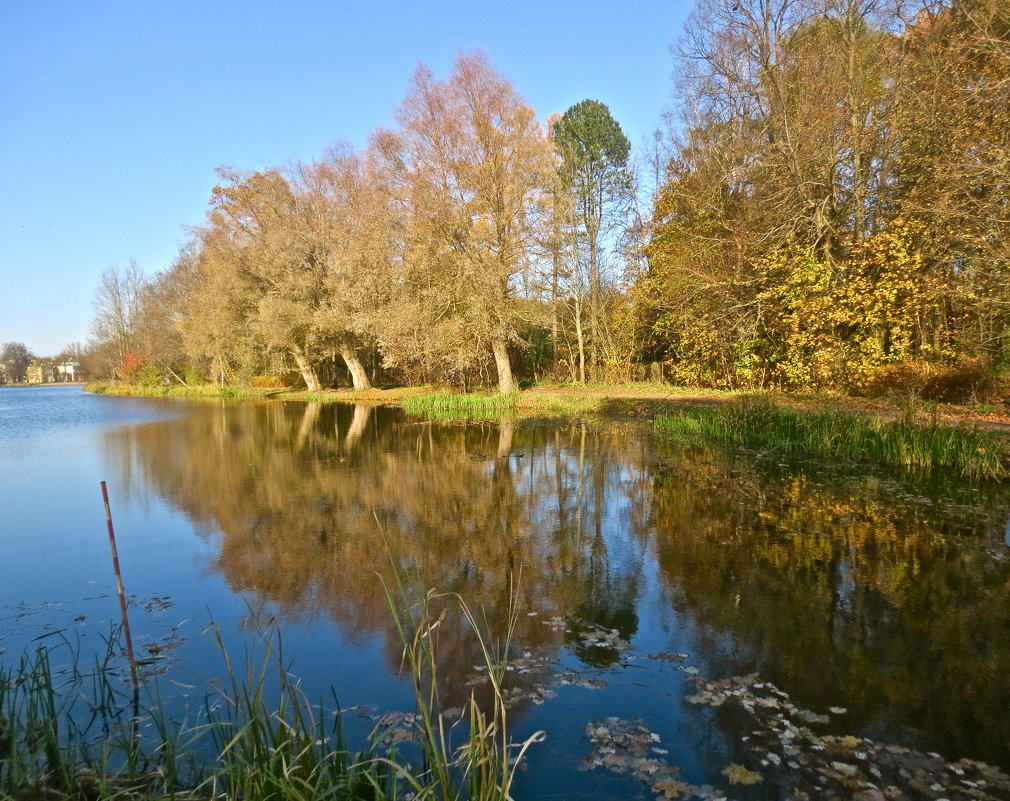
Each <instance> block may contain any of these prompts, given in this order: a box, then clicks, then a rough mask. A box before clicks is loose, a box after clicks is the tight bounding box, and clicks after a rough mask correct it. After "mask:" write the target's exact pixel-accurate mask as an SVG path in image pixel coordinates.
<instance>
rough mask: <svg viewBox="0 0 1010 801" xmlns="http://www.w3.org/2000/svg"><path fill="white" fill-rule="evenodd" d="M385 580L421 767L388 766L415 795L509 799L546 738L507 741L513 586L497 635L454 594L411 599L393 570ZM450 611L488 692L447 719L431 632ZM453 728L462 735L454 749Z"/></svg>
mask: <svg viewBox="0 0 1010 801" xmlns="http://www.w3.org/2000/svg"><path fill="white" fill-rule="evenodd" d="M393 576H394V583H393V584H392V585H390V584H385V587H386V598H387V601H388V602H389V608H390V611H391V613H392V615H393V620H394V622H395V624H396V631H397V634H398V635H399V638H400V642H401V643H402V645H403V658H402V664H403V668H404V669H405V670H406V671H407V672H408V673H409V674H410V678H411V682H412V683H413V687H414V695H415V698H416V699H417V712H416V717H415V720H416V726H417V728H418V744H419V746H420V748H421V752H422V754H423V756H424V765H425V770H424V771H423V772H422V773H420V774H411V773H409V772H407V771H405V770H404V769H403V768H402V767H401V766H400V765H398V764H396V763H395V762H390V763H389V764H390V765H391V766H392V767H393V768H394V769H395V770H396V772H397V773H398V774H399V775H401V776H403V777H404V778H405V779H406V780H407V781H408V782H409V783H410V785H411V787H412V789H413V791H414V792H415V793H416V797H418V798H425V797H427V796H429V795H433V796H434V797H435V798H439V799H443V800H444V801H463V799H468V801H511V800H512V795H511V788H512V783H513V781H514V779H515V774H516V771H517V770H518V769H519V767H520V765H521V763H522V761H523V758H524V757H525V754H526V751H527V750H528V749H529V748H530V746H531V745H533V744H534V743H538V742H541V741H543V740H544V739H545V738H546V734H545V733H544V732H542V731H538V732H535V733H534V734H532V735H530V736H529V737H528V738H526V739H525V740H523V741H521V742H518V743H514V742H512V740H511V738H510V734H509V716H508V709H507V705H506V702H505V695H504V692H503V689H504V686H503V685H504V681H505V676H506V671H507V669H508V661H509V652H510V647H511V642H512V636H513V634H514V633H515V630H516V627H517V625H518V622H519V609H518V590H517V586H516V584H513V585H512V591H511V592H510V594H509V603H508V608H507V609H506V616H505V627H504V631H503V632H500V633H499V634H498V635H497V636H496V635H495V633H493V632H492V631H491V628H490V626H489V625H488V623H487V619H486V617H483V616H481V617H480V618H479V617H478V615H477V614H476V613H475V612H474V610H472V609H471V608H470V607H469V606H468V605H467V604H466V602H465V601H464V600H463V598H462V597H461V596H459V595H458V594H456V593H440V592H437V591H435V590H431V591H429V592H427V593H426V594H424V595H423V596H421V597H420V598H419V599H417V600H415V599H414V596H413V595H412V593H410V592H409V591H408V588H407V587H406V586H405V585H404V583H403V579H402V576H401V575H400V573H399V572H398V570H397V569H396V567H395V565H394V569H393ZM450 614H454V615H460V616H462V618H463V620H464V621H465V623H466V625H467V626H468V627H469V629H470V632H471V633H472V635H473V636H474V637H476V639H477V645H478V648H479V651H480V654H481V658H482V659H483V662H484V665H483V667H484V668H486V671H487V676H488V680H489V681H488V683H489V685H490V689H491V697H490V699H488V700H487V701H485V702H483V703H481V702H480V701H478V699H477V697H476V695H475V694H474V693H473V692H471V694H470V698H469V700H468V701H467V703H466V705H465V707H464V709H463V712H462V713H461V714H459V715H458V717H455V719H453V717H452V716H450V715H448V714H446V713H445V712H443V705H442V703H441V701H440V698H439V689H438V634H439V630H440V628H441V626H442V624H443V621H444V620H445V618H446V616H447V615H450ZM458 730H461V731H462V732H463V733H462V734H460V735H459V737H458V739H459V740H460V744H459V745H456V741H457V736H456V735H457V732H458Z"/></svg>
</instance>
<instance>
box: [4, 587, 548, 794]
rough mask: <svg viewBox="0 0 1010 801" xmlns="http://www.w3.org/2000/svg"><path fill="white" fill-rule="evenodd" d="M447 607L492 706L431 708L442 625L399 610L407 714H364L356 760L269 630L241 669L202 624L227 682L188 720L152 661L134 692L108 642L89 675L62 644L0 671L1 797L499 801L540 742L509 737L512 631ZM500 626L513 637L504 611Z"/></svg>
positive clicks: (336, 718)
mask: <svg viewBox="0 0 1010 801" xmlns="http://www.w3.org/2000/svg"><path fill="white" fill-rule="evenodd" d="M404 592H406V590H404ZM404 597H406V596H404ZM431 597H432V598H434V597H435V596H431ZM439 597H449V596H439ZM423 608H424V609H427V606H424V607H423ZM457 611H459V612H460V613H461V614H463V615H464V617H465V618H466V619H467V621H468V622H469V624H470V625H471V627H472V630H473V631H474V633H475V635H476V636H477V637H478V639H479V640H480V647H481V650H482V652H483V653H484V655H485V657H486V666H485V668H486V676H487V677H488V680H489V682H490V686H491V688H492V689H493V697H492V704H491V709H490V711H485V709H484V708H483V707H482V706H481V705H480V704H478V702H477V701H476V700H475V696H474V695H471V699H470V702H469V704H468V705H467V707H466V708H465V709H464V710H459V709H454V710H443V709H442V708H441V707H440V706H439V703H438V695H437V690H436V689H435V688H436V687H437V681H436V680H435V679H436V678H437V677H436V676H435V675H434V674H433V673H431V672H430V671H431V669H432V668H434V666H435V664H436V662H437V660H436V658H435V651H434V650H433V649H434V647H435V645H434V641H435V639H436V638H437V633H436V632H437V628H438V625H439V623H440V621H441V618H438V619H433V618H431V617H430V616H428V614H427V612H422V613H421V615H420V616H419V617H416V618H415V617H412V616H409V615H408V617H402V616H400V613H399V612H398V613H397V615H398V616H397V626H398V627H402V628H401V631H402V632H403V634H404V636H405V637H408V638H409V648H408V649H407V650H406V651H405V658H406V664H407V665H408V667H409V669H410V670H411V671H412V675H413V678H414V686H415V689H416V690H417V693H418V695H417V708H416V711H415V712H414V713H406V714H403V713H387V714H385V715H374V716H372V715H368V717H372V718H373V720H374V721H375V727H374V729H373V731H372V734H371V736H370V737H369V739H368V742H366V743H365V745H364V748H363V749H362V750H360V751H352V750H349V749H348V747H347V744H346V742H345V739H344V734H343V726H342V715H343V712H342V711H341V710H340V708H339V704H338V703H337V699H336V698H334V699H333V703H332V706H324V705H323V704H322V703H313V702H310V700H309V699H308V698H307V697H306V695H305V693H304V692H303V690H302V689H301V686H300V682H299V681H298V679H297V678H296V677H294V676H293V675H292V674H291V673H290V672H289V670H288V668H289V665H288V664H287V662H286V661H285V658H284V654H283V649H282V643H281V638H280V635H279V633H278V632H277V630H276V629H275V628H274V627H272V626H271V627H268V628H267V630H265V631H263V632H261V637H260V639H259V641H258V644H257V648H256V650H255V652H253V653H251V654H248V655H247V658H246V661H245V662H244V663H241V664H240V663H235V662H233V661H232V659H231V657H230V655H229V653H228V651H227V649H226V647H225V643H224V640H223V638H222V636H221V634H220V632H219V631H218V629H217V626H216V625H215V624H211V625H210V626H209V627H208V631H209V632H210V633H211V636H213V637H214V640H215V642H216V643H217V645H218V647H219V649H220V652H221V655H222V658H223V660H224V663H225V681H224V684H223V685H222V686H221V687H220V688H218V689H216V690H209V691H208V692H207V693H206V695H205V698H204V701H203V713H202V715H201V716H200V717H199V719H198V720H195V721H188V722H177V721H174V720H171V719H170V718H169V717H168V714H167V712H166V711H165V710H166V704H165V703H164V699H163V697H162V696H161V694H160V690H159V686H158V684H157V680H156V676H157V675H159V674H160V673H161V672H162V671H161V670H160V669H159V666H158V664H157V660H156V659H151V660H141V661H140V663H141V664H143V665H144V666H145V671H144V673H143V674H142V680H141V688H140V690H139V691H138V692H137V693H136V694H134V693H133V692H132V691H131V690H130V689H129V686H128V684H127V682H126V681H125V680H124V678H123V676H121V675H120V672H121V671H120V668H121V667H122V665H121V662H122V659H121V651H122V648H121V646H120V644H119V642H118V635H117V634H116V633H114V634H113V635H112V636H110V637H109V638H108V639H107V640H106V649H105V651H104V653H102V654H100V655H99V658H98V659H97V661H96V663H95V664H94V665H93V666H85V665H84V664H83V662H82V660H81V658H80V655H79V653H78V652H77V650H76V648H75V646H74V645H73V644H72V643H71V642H69V641H68V640H65V639H62V638H61V639H60V641H59V644H58V645H56V646H52V647H49V648H38V649H36V650H35V651H34V652H32V653H29V654H25V655H24V656H22V657H21V659H20V661H19V662H18V663H17V664H16V665H14V666H10V667H0V798H17V799H36V798H39V799H42V798H46V799H51V800H53V801H62V800H63V799H68V800H69V799H91V798H105V797H118V798H135V799H153V798H169V797H172V798H176V799H180V798H191V799H212V798H222V797H228V798H241V799H248V800H249V801H255V800H257V799H263V800H264V801H265V799H271V801H274V800H277V801H283V799H298V800H299V801H315V800H316V799H319V800H322V799H342V800H345V801H352V800H354V799H368V800H369V801H378V800H379V799H396V798H400V797H410V798H427V797H434V798H439V799H443V801H449V799H463V798H466V799H470V801H504V800H505V799H507V798H510V795H509V788H510V786H511V783H512V780H513V778H514V775H515V771H516V770H517V769H518V767H519V765H520V763H521V762H522V759H523V756H524V754H525V751H526V749H527V748H529V746H530V745H532V744H533V743H535V742H538V741H540V740H541V739H543V736H544V735H543V733H542V732H538V733H536V734H534V735H533V736H531V737H529V738H527V739H526V740H525V741H524V742H522V743H515V744H514V743H512V742H511V741H510V740H509V733H508V726H507V714H506V709H507V706H508V705H509V704H508V700H507V698H508V696H507V692H506V691H505V689H504V688H503V680H504V675H505V670H506V666H507V664H508V660H507V657H506V654H507V653H508V648H509V638H510V635H509V634H507V635H506V638H505V639H504V640H503V641H497V640H494V639H493V638H491V637H490V636H489V634H488V633H487V632H486V631H484V630H483V629H482V627H481V626H480V625H479V623H478V620H477V618H476V617H475V615H474V614H473V613H472V612H471V611H470V609H469V608H468V607H467V606H466V605H465V604H463V603H462V601H460V604H459V608H458V610H457ZM509 620H510V621H511V624H510V626H511V628H514V623H515V611H514V610H512V611H511V612H510V617H509ZM511 628H510V630H511ZM408 632H411V633H410V634H408ZM57 652H59V653H57ZM68 657H69V662H68ZM54 665H60V667H58V668H56V667H54ZM429 679H431V680H430V681H429ZM347 711H353V712H360V710H347ZM456 727H462V728H463V729H465V730H466V732H467V735H466V739H465V741H464V742H463V743H462V744H461V745H458V746H456V745H454V744H453V742H452V737H451V736H450V735H451V732H452V730H453V729H455V728H456ZM399 747H403V748H406V749H407V751H405V752H404V753H413V751H414V750H416V749H417V748H419V749H420V751H421V752H422V754H423V756H424V759H423V765H422V766H421V767H415V766H413V765H411V764H410V763H409V762H407V761H405V760H404V759H403V756H402V754H401V752H400V751H399V750H398V748H399Z"/></svg>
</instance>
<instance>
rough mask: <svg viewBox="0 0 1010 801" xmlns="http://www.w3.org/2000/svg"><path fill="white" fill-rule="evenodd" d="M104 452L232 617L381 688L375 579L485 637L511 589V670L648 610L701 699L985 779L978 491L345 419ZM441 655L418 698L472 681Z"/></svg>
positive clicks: (981, 506) (1008, 698)
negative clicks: (266, 605)
mask: <svg viewBox="0 0 1010 801" xmlns="http://www.w3.org/2000/svg"><path fill="white" fill-rule="evenodd" d="M108 444H109V447H110V448H112V449H114V450H115V451H116V452H117V455H116V458H117V461H120V462H121V463H122V464H124V465H127V466H128V467H126V468H124V469H127V470H133V471H136V475H134V476H132V478H134V479H142V481H143V483H144V484H145V485H146V486H148V487H151V488H153V489H154V490H155V491H156V492H157V493H158V494H159V495H161V496H162V497H163V498H165V499H166V500H167V501H169V502H170V503H171V504H173V505H175V506H176V507H178V508H179V509H181V510H183V511H184V512H185V514H187V515H188V516H189V518H190V519H191V520H192V521H193V523H194V525H195V526H196V527H197V528H198V530H200V531H201V532H203V533H204V534H205V535H206V536H216V537H219V540H220V549H219V552H218V555H217V557H216V559H215V562H214V564H213V568H214V569H215V570H217V571H220V573H221V574H222V575H223V576H224V577H225V578H226V580H227V581H228V583H229V585H230V586H231V587H232V588H233V589H234V590H235V591H236V592H243V593H252V594H255V596H256V597H257V598H259V599H263V600H267V601H270V602H272V603H274V604H276V605H277V607H279V608H280V610H282V612H283V613H284V614H287V615H290V616H298V615H300V614H303V613H304V612H306V611H309V610H311V611H313V612H318V611H320V610H321V611H323V612H325V613H326V614H327V615H329V616H330V617H332V619H334V620H335V621H337V622H338V623H339V624H340V625H341V626H343V627H344V628H345V629H346V630H348V631H350V632H361V633H367V634H370V635H371V634H374V633H379V634H380V635H381V636H383V637H384V638H385V641H386V643H387V656H388V659H389V663H390V666H391V667H393V668H395V667H396V666H397V665H398V664H399V658H400V647H399V643H398V641H397V639H396V636H395V630H394V628H393V624H392V621H391V619H390V615H389V611H388V606H387V600H386V595H385V591H384V589H383V585H382V582H381V581H380V580H379V578H378V577H379V576H381V577H384V578H385V580H386V581H387V582H390V581H392V565H394V564H395V565H396V567H397V569H398V570H399V571H400V572H401V573H402V574H403V575H406V576H409V577H411V579H413V580H416V582H417V586H418V587H421V588H426V587H435V588H438V589H440V590H444V591H452V592H458V593H459V594H460V595H461V596H462V597H463V598H465V599H466V600H467V602H468V603H470V604H471V605H474V606H482V607H484V609H485V610H487V615H488V617H489V619H490V621H491V624H492V625H501V623H502V620H501V616H502V614H503V610H504V609H505V608H506V601H507V598H508V595H509V592H510V587H511V586H512V585H511V577H512V576H513V575H514V574H516V573H517V572H518V571H519V569H520V566H521V571H522V579H521V582H520V584H519V587H520V593H521V599H520V603H521V605H522V607H523V609H524V610H529V611H535V612H537V614H536V615H526V614H524V615H522V616H521V618H520V630H519V631H518V632H517V640H518V642H520V643H521V644H522V645H523V646H524V647H526V648H529V649H547V650H550V649H558V648H560V646H561V645H562V644H563V642H564V637H565V634H564V632H563V631H560V630H558V629H556V628H555V627H552V626H549V625H544V620H545V619H547V618H549V617H551V616H569V617H571V618H580V619H586V620H589V621H592V622H594V623H598V624H601V625H603V626H605V627H607V628H610V629H617V630H618V631H619V632H620V635H621V636H622V637H623V638H626V639H630V638H632V637H634V636H635V634H636V633H637V632H638V629H639V626H640V612H641V609H640V606H641V604H642V603H645V602H646V600H647V596H648V599H649V600H650V602H656V598H657V597H658V598H659V601H658V602H659V603H660V604H665V610H666V611H665V612H663V611H662V610H661V612H660V615H659V617H662V615H663V614H666V615H668V616H669V617H670V618H673V617H674V616H677V617H678V618H680V619H682V620H686V621H689V622H690V626H686V627H685V626H679V627H671V631H673V632H674V633H673V634H671V635H669V636H670V637H671V638H676V637H681V638H683V637H685V636H688V635H687V634H685V632H689V636H690V638H691V639H690V641H672V642H670V643H669V647H670V648H671V649H675V650H686V651H688V652H689V653H690V654H691V656H692V659H694V660H696V661H697V662H698V663H699V664H702V665H703V667H704V670H705V671H706V672H708V673H710V674H713V675H717V676H718V675H731V674H741V673H746V672H751V671H760V673H761V674H762V675H763V676H764V677H766V678H767V679H769V680H771V681H773V682H775V683H777V684H779V685H780V686H781V687H783V688H784V689H786V690H787V691H788V692H790V693H791V694H792V695H793V696H794V698H795V699H796V700H797V701H799V702H800V703H802V704H806V705H808V706H811V707H813V708H815V709H818V710H820V711H826V709H827V708H828V707H829V706H843V707H846V708H848V709H849V710H850V711H849V712H848V714H847V715H843V716H841V717H840V718H839V719H838V720H839V723H838V726H839V728H841V729H845V730H847V731H855V730H860V729H862V730H867V729H869V730H870V731H877V732H879V734H880V735H881V736H884V735H890V734H893V733H894V732H895V731H901V732H903V735H902V736H903V737H905V738H906V739H907V737H908V736H909V734H908V731H909V729H911V730H914V731H915V732H918V733H919V734H918V735H915V734H913V735H912V736H913V737H914V736H921V737H922V740H923V743H922V744H923V745H928V746H930V747H934V748H938V749H940V748H942V749H945V753H947V754H948V755H949V756H952V757H953V756H961V755H969V756H972V757H975V758H981V759H985V760H988V761H992V762H995V763H997V764H1002V765H1004V766H1005V765H1007V764H1008V762H1010V723H1008V721H1007V716H1006V714H1005V712H1006V710H1007V709H1010V683H1008V682H1007V681H1006V676H1008V675H1010V559H1008V554H1010V549H1007V548H1006V547H1005V546H1004V544H1003V521H1002V520H1001V519H1000V518H1001V517H1002V516H1003V515H1004V514H1005V512H1006V510H1007V508H1008V505H1007V501H1008V496H1007V493H1006V492H1005V491H1004V490H1002V489H999V488H988V489H987V488H971V487H958V486H957V485H955V484H947V485H942V484H941V485H938V486H934V487H930V488H924V487H921V486H918V487H915V486H911V485H908V484H902V483H899V482H897V481H894V480H890V479H888V478H887V477H883V476H879V475H866V474H859V473H858V472H856V471H851V470H849V471H846V470H834V471H832V470H827V469H824V468H816V467H810V466H807V467H796V466H781V465H778V464H776V463H775V462H769V461H767V460H761V459H757V458H754V457H749V456H745V455H744V456H741V455H733V454H728V453H726V452H723V451H714V450H709V449H705V448H700V447H691V448H678V447H674V446H665V447H663V448H660V447H658V446H655V445H653V443H652V442H651V439H650V437H649V436H648V434H647V432H644V431H642V430H641V429H638V428H635V427H633V426H619V425H604V424H599V425H597V424H592V425H590V424H569V425H547V424H532V423H511V422H502V423H500V424H491V423H488V424H467V425H455V426H454V425H440V424H433V423H425V422H417V421H410V420H406V419H404V418H403V416H402V415H401V414H400V413H399V412H397V411H394V410H385V409H374V410H373V409H371V408H369V407H365V406H358V407H353V408H352V407H346V406H319V405H300V404H288V405H280V404H273V405H262V406H259V405H250V404H245V405H222V406H220V407H207V408H203V407H201V408H198V409H196V410H194V411H193V412H192V413H190V414H187V415H186V416H184V417H181V418H179V419H173V420H170V421H165V422H159V423H154V424H149V425H144V426H139V427H135V428H132V429H120V430H118V431H116V432H114V433H112V434H110V439H109V443H108ZM124 478H125V479H127V480H129V479H131V476H125V477H124ZM653 574H655V575H656V576H657V577H658V588H659V589H658V592H656V590H655V589H654V590H649V587H648V585H649V581H648V579H647V577H648V576H650V575H653ZM650 592H652V593H653V596H655V597H653V596H649V593H650ZM642 617H644V616H642ZM650 619H651V616H650ZM660 625H662V624H660ZM461 632H462V621H461V620H459V619H458V617H450V618H447V620H446V623H445V624H444V630H443V632H442V634H441V637H442V640H443V645H444V646H445V647H444V648H443V658H444V660H445V664H444V666H443V678H444V679H445V681H446V683H447V687H456V688H459V689H458V690H457V691H458V692H461V693H465V692H467V691H468V688H465V687H462V685H463V682H464V681H465V679H466V677H467V674H468V673H469V672H470V670H471V666H472V665H474V664H477V663H478V662H479V661H480V660H479V658H478V654H477V653H476V652H474V651H472V650H470V651H468V650H466V647H465V646H464V645H461V643H463V642H464V641H465V638H463V637H462V636H461ZM653 634H654V633H653ZM652 639H653V640H655V637H654V636H653V637H652ZM576 651H577V653H578V654H579V655H580V656H581V657H582V658H583V659H584V660H586V661H588V662H596V663H597V664H601V665H605V664H607V663H609V662H610V661H612V660H614V659H616V656H617V655H616V653H611V652H608V651H606V649H598V648H588V649H587V648H584V647H580V646H579V645H578V644H577V643H576Z"/></svg>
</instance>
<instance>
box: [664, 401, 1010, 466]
mask: <svg viewBox="0 0 1010 801" xmlns="http://www.w3.org/2000/svg"><path fill="white" fill-rule="evenodd" d="M654 428H655V431H656V432H657V433H658V434H660V435H661V436H665V437H670V438H676V439H705V440H709V441H714V442H722V443H727V444H731V445H736V446H739V447H743V448H755V449H762V450H770V451H774V452H775V453H780V454H782V455H784V456H815V457H818V458H824V459H838V460H843V461H863V462H874V463H877V464H881V465H888V466H891V467H899V468H904V469H911V470H917V471H931V470H936V469H942V470H949V471H952V472H954V473H956V474H958V475H962V476H966V477H971V478H986V479H1001V478H1006V477H1007V476H1008V475H1010V472H1008V469H1007V458H1008V455H1010V454H1008V448H1007V442H1006V440H1005V438H1004V437H1002V436H1001V435H1000V434H998V433H996V432H991V431H985V430H981V429H977V428H967V427H963V426H948V425H942V424H940V423H938V422H937V420H936V419H935V416H934V418H933V419H931V420H929V421H928V422H920V421H919V420H918V419H916V415H915V413H914V411H913V410H905V413H904V415H903V416H902V417H901V418H900V419H897V420H883V419H880V418H877V417H874V416H870V415H862V414H853V413H851V412H841V411H811V412H797V411H793V410H791V409H785V408H782V407H780V406H778V405H777V404H775V403H774V402H773V401H772V400H770V399H768V398H766V397H762V396H758V397H752V398H745V399H743V400H742V401H740V402H739V403H735V404H731V405H727V406H722V407H718V408H707V407H703V408H693V409H685V410H683V411H681V412H680V413H678V414H672V415H671V414H665V415H660V416H658V417H656V418H655V421H654Z"/></svg>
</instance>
